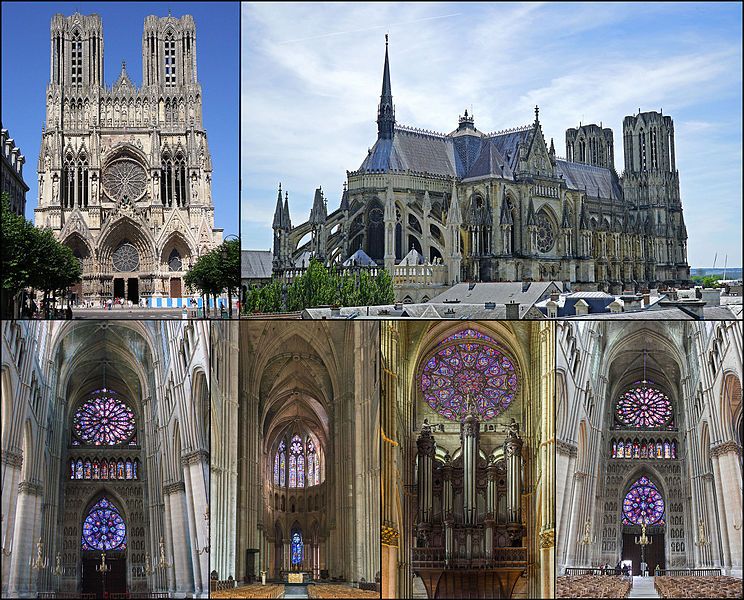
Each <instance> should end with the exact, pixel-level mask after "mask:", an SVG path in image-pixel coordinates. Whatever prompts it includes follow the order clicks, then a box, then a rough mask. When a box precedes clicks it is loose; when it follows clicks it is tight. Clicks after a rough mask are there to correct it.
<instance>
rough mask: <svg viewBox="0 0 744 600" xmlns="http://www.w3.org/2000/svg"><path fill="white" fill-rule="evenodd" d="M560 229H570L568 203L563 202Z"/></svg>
mask: <svg viewBox="0 0 744 600" xmlns="http://www.w3.org/2000/svg"><path fill="white" fill-rule="evenodd" d="M561 228H562V229H571V219H570V217H569V215H568V202H566V201H565V200H564V201H563V215H562V216H561Z"/></svg>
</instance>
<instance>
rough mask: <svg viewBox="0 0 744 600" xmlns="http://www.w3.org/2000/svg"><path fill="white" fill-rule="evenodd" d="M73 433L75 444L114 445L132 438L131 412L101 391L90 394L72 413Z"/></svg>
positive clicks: (107, 392) (107, 391) (108, 392)
mask: <svg viewBox="0 0 744 600" xmlns="http://www.w3.org/2000/svg"><path fill="white" fill-rule="evenodd" d="M73 434H74V437H75V438H76V440H77V441H78V442H82V443H83V444H91V445H95V446H114V445H117V444H123V443H127V442H130V441H131V440H133V438H134V434H135V423H134V413H133V412H132V411H131V410H130V409H129V407H128V406H127V405H126V404H124V402H122V401H121V400H119V399H118V398H117V397H116V394H115V392H112V391H111V390H107V389H105V388H103V389H101V390H98V391H96V392H94V393H93V394H92V398H91V399H90V400H88V401H87V402H85V404H83V405H82V406H81V407H80V408H78V410H77V411H76V412H75V415H74V417H73Z"/></svg>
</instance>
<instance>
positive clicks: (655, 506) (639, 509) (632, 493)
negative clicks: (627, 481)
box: [623, 476, 664, 525]
mask: <svg viewBox="0 0 744 600" xmlns="http://www.w3.org/2000/svg"><path fill="white" fill-rule="evenodd" d="M663 519H664V499H663V498H662V497H661V493H660V492H659V490H658V489H657V488H656V485H655V484H654V482H653V481H651V480H650V479H649V478H648V477H645V476H644V477H641V478H640V479H638V480H637V481H636V482H635V483H634V484H633V485H632V486H631V487H630V490H629V491H628V493H627V494H626V495H625V500H623V524H625V525H642V524H646V525H656V524H659V525H662V524H663V523H664V520H663Z"/></svg>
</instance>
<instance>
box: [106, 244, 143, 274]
mask: <svg viewBox="0 0 744 600" xmlns="http://www.w3.org/2000/svg"><path fill="white" fill-rule="evenodd" d="M111 260H112V263H113V267H114V270H115V271H119V272H123V273H131V272H133V271H136V270H137V268H138V267H139V252H137V248H135V247H134V246H132V244H130V243H129V242H122V243H121V244H120V245H119V247H118V248H117V249H116V250H114V253H113V255H112V257H111Z"/></svg>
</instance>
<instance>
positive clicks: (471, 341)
mask: <svg viewBox="0 0 744 600" xmlns="http://www.w3.org/2000/svg"><path fill="white" fill-rule="evenodd" d="M420 385H421V391H422V392H423V394H424V399H425V400H426V403H427V404H428V405H429V406H430V407H431V408H433V409H434V410H435V411H437V412H438V413H439V414H440V415H442V416H443V417H445V418H447V419H450V420H453V421H459V420H461V419H462V418H463V417H464V416H465V414H466V412H467V408H468V406H467V405H468V399H470V400H472V402H473V403H474V404H475V408H476V410H477V412H478V413H479V415H480V418H481V419H484V420H489V419H493V418H494V417H496V416H497V415H499V414H501V413H502V412H504V410H506V409H507V408H508V407H509V405H510V404H511V402H512V400H513V399H514V396H515V394H516V391H517V372H516V367H515V365H514V361H513V360H512V359H511V358H510V357H509V356H507V355H506V354H505V352H504V350H503V349H502V348H501V347H500V346H499V345H498V343H497V342H496V341H495V340H493V339H491V338H490V337H488V336H487V335H484V334H482V333H480V332H477V331H475V330H474V329H464V330H462V331H459V332H457V333H455V334H454V335H451V336H449V337H448V338H446V339H444V340H442V341H441V342H440V343H439V345H438V347H437V350H436V351H435V353H434V354H433V355H432V356H430V357H429V358H428V360H426V361H425V363H424V365H423V368H422V371H421V377H420Z"/></svg>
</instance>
